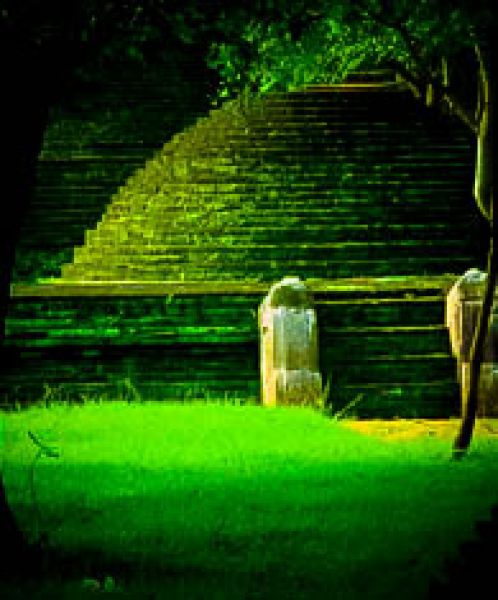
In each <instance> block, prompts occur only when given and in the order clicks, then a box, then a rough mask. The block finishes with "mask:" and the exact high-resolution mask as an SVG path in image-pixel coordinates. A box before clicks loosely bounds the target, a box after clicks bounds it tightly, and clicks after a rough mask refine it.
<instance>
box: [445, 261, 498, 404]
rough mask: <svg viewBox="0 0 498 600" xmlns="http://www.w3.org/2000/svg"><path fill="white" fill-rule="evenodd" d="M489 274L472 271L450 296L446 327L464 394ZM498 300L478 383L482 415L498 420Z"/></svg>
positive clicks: (468, 272) (466, 274)
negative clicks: (496, 417) (472, 346)
mask: <svg viewBox="0 0 498 600" xmlns="http://www.w3.org/2000/svg"><path fill="white" fill-rule="evenodd" d="M485 286H486V273H483V272H482V271H479V270H478V269H469V270H468V271H467V272H466V273H465V274H464V275H463V276H462V277H460V279H459V280H458V281H457V282H456V283H455V285H454V286H453V287H452V288H451V290H450V291H449V292H448V295H447V297H446V326H447V327H448V328H449V333H450V343H451V350H452V352H453V355H454V356H455V357H456V359H457V369H458V381H459V383H460V387H461V388H462V390H464V389H465V388H466V387H467V386H468V385H469V374H470V363H469V359H470V348H471V345H472V339H473V336H474V331H475V328H476V325H477V319H478V316H479V308H480V306H481V304H482V301H483V297H484V288H485ZM497 299H498V297H497V296H496V295H495V303H494V307H493V314H492V317H491V324H490V328H489V332H488V336H487V338H486V342H485V348H484V360H483V363H482V365H481V377H480V383H479V415H480V416H484V415H486V416H498V310H497V308H498V306H497Z"/></svg>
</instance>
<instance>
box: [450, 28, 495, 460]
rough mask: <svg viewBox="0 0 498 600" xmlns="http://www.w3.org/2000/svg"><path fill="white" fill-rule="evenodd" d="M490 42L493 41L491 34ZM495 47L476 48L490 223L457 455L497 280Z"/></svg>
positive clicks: (469, 429)
mask: <svg viewBox="0 0 498 600" xmlns="http://www.w3.org/2000/svg"><path fill="white" fill-rule="evenodd" d="M491 40H492V41H491V44H492V45H493V44H495V43H496V42H494V40H493V38H491ZM494 50H495V48H488V50H487V52H486V56H484V55H483V53H482V52H481V50H480V49H479V48H477V57H478V61H479V78H480V87H481V102H482V111H481V115H480V122H479V133H478V139H477V160H476V174H475V185H474V194H475V199H476V202H477V205H478V207H479V209H480V210H481V212H482V214H483V215H484V216H485V217H486V218H487V219H488V222H489V224H490V237H489V251H488V265H487V281H486V290H485V292H484V298H483V302H482V305H481V309H480V311H479V318H478V321H477V326H476V330H475V332H474V337H473V340H472V346H471V349H470V357H469V362H470V365H469V381H468V386H467V387H466V388H465V389H462V399H461V400H462V421H461V424H460V430H459V432H458V434H457V437H456V439H455V441H454V444H453V455H454V457H455V458H460V457H462V456H464V455H465V453H466V451H467V449H468V448H469V446H470V442H471V440H472V433H473V430H474V424H475V420H476V415H477V409H478V403H479V381H480V373H481V364H482V362H483V358H484V344H485V342H486V337H487V334H488V331H489V325H490V322H491V315H492V308H493V299H494V291H495V287H496V280H497V270H498V256H497V249H496V247H495V245H496V235H497V231H498V230H497V217H498V215H497V212H498V211H497V210H495V205H494V189H495V183H496V180H495V176H496V166H495V164H494V163H495V158H496V156H495V152H494V147H493V142H494V140H493V136H494V134H495V131H494V118H493V117H494V114H493V112H494V106H493V103H494V102H495V98H496V93H495V76H494V73H493V71H492V66H493V59H494V58H495V56H496V53H495V52H494Z"/></svg>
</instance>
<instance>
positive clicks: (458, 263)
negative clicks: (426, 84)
mask: <svg viewBox="0 0 498 600" xmlns="http://www.w3.org/2000/svg"><path fill="white" fill-rule="evenodd" d="M473 154H474V152H473V148H472V145H471V142H470V140H469V137H468V136H467V134H466V132H465V131H464V130H462V128H461V127H459V126H458V124H456V123H453V122H451V121H448V120H437V119H436V118H435V117H434V116H431V115H430V114H428V113H426V112H425V111H424V110H422V109H420V107H419V106H418V105H417V104H416V103H415V101H414V100H413V99H412V98H411V96H410V95H409V94H408V93H407V92H405V91H403V90H400V89H399V88H397V87H396V86H393V85H379V84H370V85H348V86H336V87H323V88H315V89H313V90H309V91H306V92H300V93H293V94H279V95H273V96H270V97H268V98H266V99H263V100H257V101H254V102H252V103H250V104H248V105H243V104H241V103H240V102H239V101H233V102H231V103H227V104H226V105H225V106H224V107H223V108H221V109H218V110H213V111H212V112H211V113H210V114H209V115H208V116H206V117H204V118H201V119H199V120H198V121H197V122H196V123H195V124H193V125H191V126H190V127H188V128H187V129H186V130H185V131H183V132H182V133H180V134H177V135H175V136H173V138H172V139H171V141H170V142H168V143H167V144H165V145H164V146H163V148H162V149H159V150H157V152H156V154H155V156H154V157H153V158H152V159H151V160H149V161H148V162H147V163H146V164H145V165H144V166H143V167H142V168H140V169H139V170H138V171H136V172H135V173H134V174H133V175H132V176H131V177H130V178H129V179H128V180H127V181H126V182H124V183H122V186H121V187H120V188H119V190H118V191H117V192H116V194H115V195H114V196H113V197H112V199H111V201H110V202H109V204H108V206H107V210H106V211H105V212H104V214H103V215H102V216H101V219H100V221H99V222H98V224H97V225H96V227H94V228H93V229H88V230H87V231H86V232H85V243H84V245H82V246H80V247H77V248H75V250H74V259H73V261H72V262H68V263H66V264H64V265H63V267H62V271H61V276H60V277H59V278H56V279H52V280H51V281H46V282H45V283H44V284H39V285H23V284H21V283H19V284H18V285H16V286H14V288H13V298H12V305H11V311H10V316H9V321H8V338H9V343H10V350H9V352H10V355H11V358H12V364H13V368H12V371H11V376H10V379H6V380H5V384H4V388H3V389H5V390H6V389H7V387H8V388H9V389H10V390H17V392H16V394H17V398H18V400H19V401H23V399H27V398H32V397H36V396H38V397H39V396H40V395H42V394H43V393H44V392H43V390H44V383H50V382H51V383H52V386H53V389H56V390H60V393H61V394H66V391H67V393H68V394H69V395H71V394H73V395H74V394H75V393H76V395H78V394H79V395H80V396H81V395H85V394H86V395H87V394H93V393H95V394H97V395H99V394H102V393H104V391H105V390H107V392H106V393H109V394H110V395H111V396H112V395H114V396H115V395H116V394H117V393H119V394H122V393H124V392H123V389H124V388H123V385H125V383H126V382H128V383H129V382H131V383H132V388H133V389H135V390H138V391H139V393H140V394H142V396H143V397H145V398H156V399H166V398H184V397H186V395H187V396H188V395H189V394H190V395H194V396H197V397H206V396H209V397H224V395H228V396H229V397H238V398H241V399H242V400H246V399H247V398H256V397H257V396H258V394H259V373H258V331H257V320H256V314H257V308H258V305H259V303H260V302H261V301H262V299H263V297H264V295H265V293H266V290H267V289H268V287H269V285H270V283H273V282H274V281H276V280H278V279H280V278H281V277H283V276H288V275H299V276H301V277H302V278H303V279H307V280H308V283H309V285H310V287H311V289H312V290H313V291H314V293H315V298H316V303H317V310H318V319H319V328H320V329H319V331H320V334H319V335H320V360H321V371H322V374H323V378H324V381H327V380H330V393H329V398H328V400H329V403H330V404H331V405H332V407H333V409H340V408H342V407H344V406H345V405H346V404H347V403H349V402H351V401H352V400H354V399H357V398H359V397H360V396H361V401H360V402H358V404H357V405H356V406H355V408H354V411H353V412H354V414H357V415H359V416H365V417H373V416H379V417H380V416H382V417H395V416H399V417H444V416H449V415H451V414H456V413H457V412H458V410H459V404H458V386H457V383H456V379H455V371H454V363H453V359H452V358H451V356H450V352H449V341H448V334H447V331H446V330H445V327H444V296H445V293H446V291H447V290H448V289H449V287H450V286H451V284H452V283H453V282H454V280H455V278H456V276H457V275H459V274H460V273H461V272H462V271H464V270H465V269H467V268H469V267H471V266H475V265H480V264H482V258H483V252H482V246H480V243H476V239H477V240H480V241H481V242H482V236H481V237H479V233H480V228H479V227H480V223H479V220H478V217H477V213H476V210H475V208H474V206H473V202H472V199H471V189H472V175H473V158H474V157H473ZM27 364H29V365H30V372H31V373H32V375H30V377H29V378H26V377H25V373H26V365H27ZM23 373H24V377H23ZM123 382H125V383H123ZM127 385H128V384H127V383H126V385H125V388H126V389H125V392H126V394H129V393H131V392H130V391H129V389H131V388H128V387H126V386H127ZM120 390H121V391H120ZM126 390H128V391H126ZM5 394H6V395H8V394H7V392H5ZM132 396H133V394H132Z"/></svg>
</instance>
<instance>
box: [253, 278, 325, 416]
mask: <svg viewBox="0 0 498 600" xmlns="http://www.w3.org/2000/svg"><path fill="white" fill-rule="evenodd" d="M259 327H260V344H261V346H260V347H261V355H260V368H261V398H262V403H263V404H264V405H265V406H276V405H297V406H304V405H307V406H318V405H319V403H320V399H321V393H322V379H321V376H320V373H319V371H318V331H317V320H316V311H315V309H314V308H313V298H312V296H311V294H310V293H309V292H308V290H307V289H306V286H305V285H304V283H303V282H302V281H300V280H299V278H298V277H286V278H284V279H283V280H282V281H280V282H279V283H276V284H275V285H273V286H272V287H271V289H270V291H269V293H268V295H267V296H266V298H265V299H264V301H263V303H262V304H261V306H260V307H259Z"/></svg>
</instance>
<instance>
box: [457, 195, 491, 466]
mask: <svg viewBox="0 0 498 600" xmlns="http://www.w3.org/2000/svg"><path fill="white" fill-rule="evenodd" d="M491 206H492V205H491ZM492 212H494V211H492ZM497 270H498V255H497V252H496V248H495V235H494V228H493V231H492V232H491V235H490V240H489V252H488V268H487V280H486V290H485V293H484V299H483V303H482V306H481V309H480V312H479V318H478V321H477V327H476V330H475V332H474V338H473V340H472V346H471V349H470V360H469V362H470V365H469V382H468V385H467V386H466V387H465V388H464V389H462V421H461V424H460V430H459V432H458V435H457V437H456V439H455V442H454V445H453V455H454V457H455V458H460V457H462V456H463V455H464V454H465V453H466V451H467V449H468V447H469V445H470V442H471V440H472V433H473V431H474V424H475V419H476V415H477V408H478V403H479V382H480V372H481V365H482V362H483V357H484V344H485V341H486V337H487V334H488V331H489V324H490V322H491V315H492V307H493V299H494V291H495V287H496V280H497Z"/></svg>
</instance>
